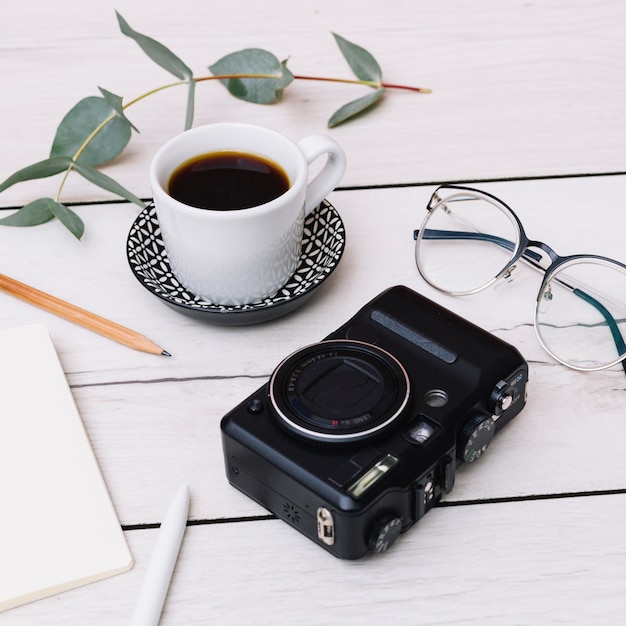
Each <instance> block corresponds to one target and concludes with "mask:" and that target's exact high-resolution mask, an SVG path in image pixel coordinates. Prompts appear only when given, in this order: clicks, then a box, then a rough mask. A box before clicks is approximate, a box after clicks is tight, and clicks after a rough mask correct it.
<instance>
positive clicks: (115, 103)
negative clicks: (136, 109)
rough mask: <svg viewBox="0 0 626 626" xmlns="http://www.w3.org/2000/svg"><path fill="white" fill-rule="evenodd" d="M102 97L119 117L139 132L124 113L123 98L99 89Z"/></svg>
mask: <svg viewBox="0 0 626 626" xmlns="http://www.w3.org/2000/svg"><path fill="white" fill-rule="evenodd" d="M98 89H99V90H100V93H101V94H102V97H103V98H104V99H105V100H106V101H107V102H108V103H109V106H110V107H111V108H112V109H113V110H114V111H115V112H116V113H117V115H118V117H120V118H122V119H123V120H124V121H125V122H126V123H127V124H128V125H129V126H130V127H131V128H132V129H133V130H134V131H135V132H136V133H138V132H139V130H137V127H136V126H135V125H134V124H133V123H132V122H131V121H130V120H129V119H128V117H126V113H125V112H124V106H123V105H122V96H118V95H116V94H114V93H111V92H110V91H107V90H106V89H104V88H103V87H98Z"/></svg>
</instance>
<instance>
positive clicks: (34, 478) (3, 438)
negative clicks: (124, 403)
mask: <svg viewBox="0 0 626 626" xmlns="http://www.w3.org/2000/svg"><path fill="white" fill-rule="evenodd" d="M0 503H1V504H0V611H2V610H6V609H9V608H11V607H14V606H18V605H20V604H24V603H26V602H30V601H32V600H37V599H39V598H43V597H45V596H50V595H53V594H57V593H60V592H62V591H66V590H68V589H71V588H73V587H78V586H80V585H84V584H87V583H90V582H94V581H96V580H100V579H102V578H106V577H108V576H113V575H114V574H118V573H121V572H124V571H127V570H129V569H130V568H131V567H132V566H133V559H132V556H131V554H130V551H129V549H128V545H127V543H126V540H125V538H124V533H123V532H122V529H121V526H120V523H119V520H118V518H117V515H116V513H115V510H114V508H113V504H112V502H111V499H110V497H109V493H108V491H107V488H106V485H105V483H104V480H103V478H102V475H101V473H100V468H99V467H98V463H97V461H96V458H95V456H94V454H93V450H92V448H91V444H90V442H89V439H88V437H87V434H86V432H85V429H84V426H83V422H82V420H81V417H80V415H79V413H78V410H77V408H76V404H75V402H74V398H73V396H72V393H71V390H70V388H69V385H68V384H67V380H66V378H65V374H64V372H63V369H62V367H61V364H60V362H59V359H58V357H57V353H56V350H55V348H54V346H53V344H52V341H51V339H50V336H49V334H48V331H47V329H46V328H45V327H44V326H42V325H39V324H33V325H30V326H20V327H17V328H9V329H5V330H0ZM0 621H1V620H0Z"/></svg>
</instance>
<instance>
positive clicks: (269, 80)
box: [209, 48, 293, 104]
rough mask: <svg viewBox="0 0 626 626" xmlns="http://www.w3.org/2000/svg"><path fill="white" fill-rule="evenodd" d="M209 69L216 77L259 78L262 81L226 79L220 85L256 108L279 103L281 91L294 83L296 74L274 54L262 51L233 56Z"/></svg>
mask: <svg viewBox="0 0 626 626" xmlns="http://www.w3.org/2000/svg"><path fill="white" fill-rule="evenodd" d="M209 69H210V70H211V72H212V73H213V75H214V76H232V75H237V74H239V75H249V74H255V75H258V76H259V78H226V79H223V80H222V81H221V82H222V83H223V84H224V85H225V86H226V88H227V89H228V91H229V92H230V94H231V95H233V96H235V98H239V99H240V100H245V101H246V102H254V103H255V104H272V103H274V102H277V101H278V100H280V96H281V95H282V90H283V89H284V88H285V87H286V86H287V85H289V83H291V81H292V80H293V74H291V72H290V71H289V70H287V68H286V67H284V66H283V63H281V62H280V61H279V60H278V59H277V58H276V57H275V56H274V55H273V54H272V53H271V52H267V50H261V49H259V48H246V49H245V50H239V51H238V52H233V53H232V54H229V55H227V56H225V57H222V58H221V59H220V60H219V61H217V63H214V64H213V65H211V66H210V67H209Z"/></svg>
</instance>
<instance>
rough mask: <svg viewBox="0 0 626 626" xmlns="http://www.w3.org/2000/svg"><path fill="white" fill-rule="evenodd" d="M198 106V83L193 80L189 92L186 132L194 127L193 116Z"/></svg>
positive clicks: (190, 82)
mask: <svg viewBox="0 0 626 626" xmlns="http://www.w3.org/2000/svg"><path fill="white" fill-rule="evenodd" d="M195 106H196V81H195V80H194V79H193V78H192V79H191V80H190V81H189V91H188V92H187V115H186V116H185V130H189V129H190V128H191V127H192V126H193V116H194V110H195Z"/></svg>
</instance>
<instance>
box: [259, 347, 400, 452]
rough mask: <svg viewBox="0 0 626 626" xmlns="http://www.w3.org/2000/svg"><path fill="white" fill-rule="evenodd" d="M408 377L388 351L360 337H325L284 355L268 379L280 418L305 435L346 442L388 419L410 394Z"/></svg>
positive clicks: (373, 430) (379, 427) (374, 429)
mask: <svg viewBox="0 0 626 626" xmlns="http://www.w3.org/2000/svg"><path fill="white" fill-rule="evenodd" d="M409 389H410V386H409V378H408V375H407V373H406V371H405V369H404V368H403V367H402V365H401V364H400V362H399V361H398V360H397V359H396V358H395V357H394V356H392V355H391V354H389V353H388V352H386V351H385V350H382V349H381V348H378V347H376V346H372V345H369V344H366V343H361V342H358V341H348V340H345V341H344V340H342V341H324V342H321V343H318V344H314V345H312V346H308V347H306V348H303V349H302V350H299V351H298V352H296V353H294V354H292V355H291V356H289V357H287V358H286V359H285V360H284V361H283V362H282V363H281V364H280V365H279V366H278V367H277V368H276V371H275V372H274V374H273V375H272V378H271V380H270V398H271V401H272V404H273V406H274V408H275V409H276V412H277V414H278V417H279V418H280V420H281V422H282V423H283V424H284V425H286V426H287V427H288V428H290V429H291V430H292V431H294V432H296V433H298V434H300V435H304V436H305V437H307V438H310V439H313V440H318V441H326V442H350V441H357V440H360V439H363V438H365V437H369V436H370V435H372V434H374V433H377V432H379V431H381V430H383V429H384V428H386V427H387V426H388V425H389V424H391V423H392V422H393V421H394V420H395V419H396V418H397V417H398V416H399V415H400V414H401V413H402V410H403V409H404V407H405V406H406V403H407V402H408V398H409Z"/></svg>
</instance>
